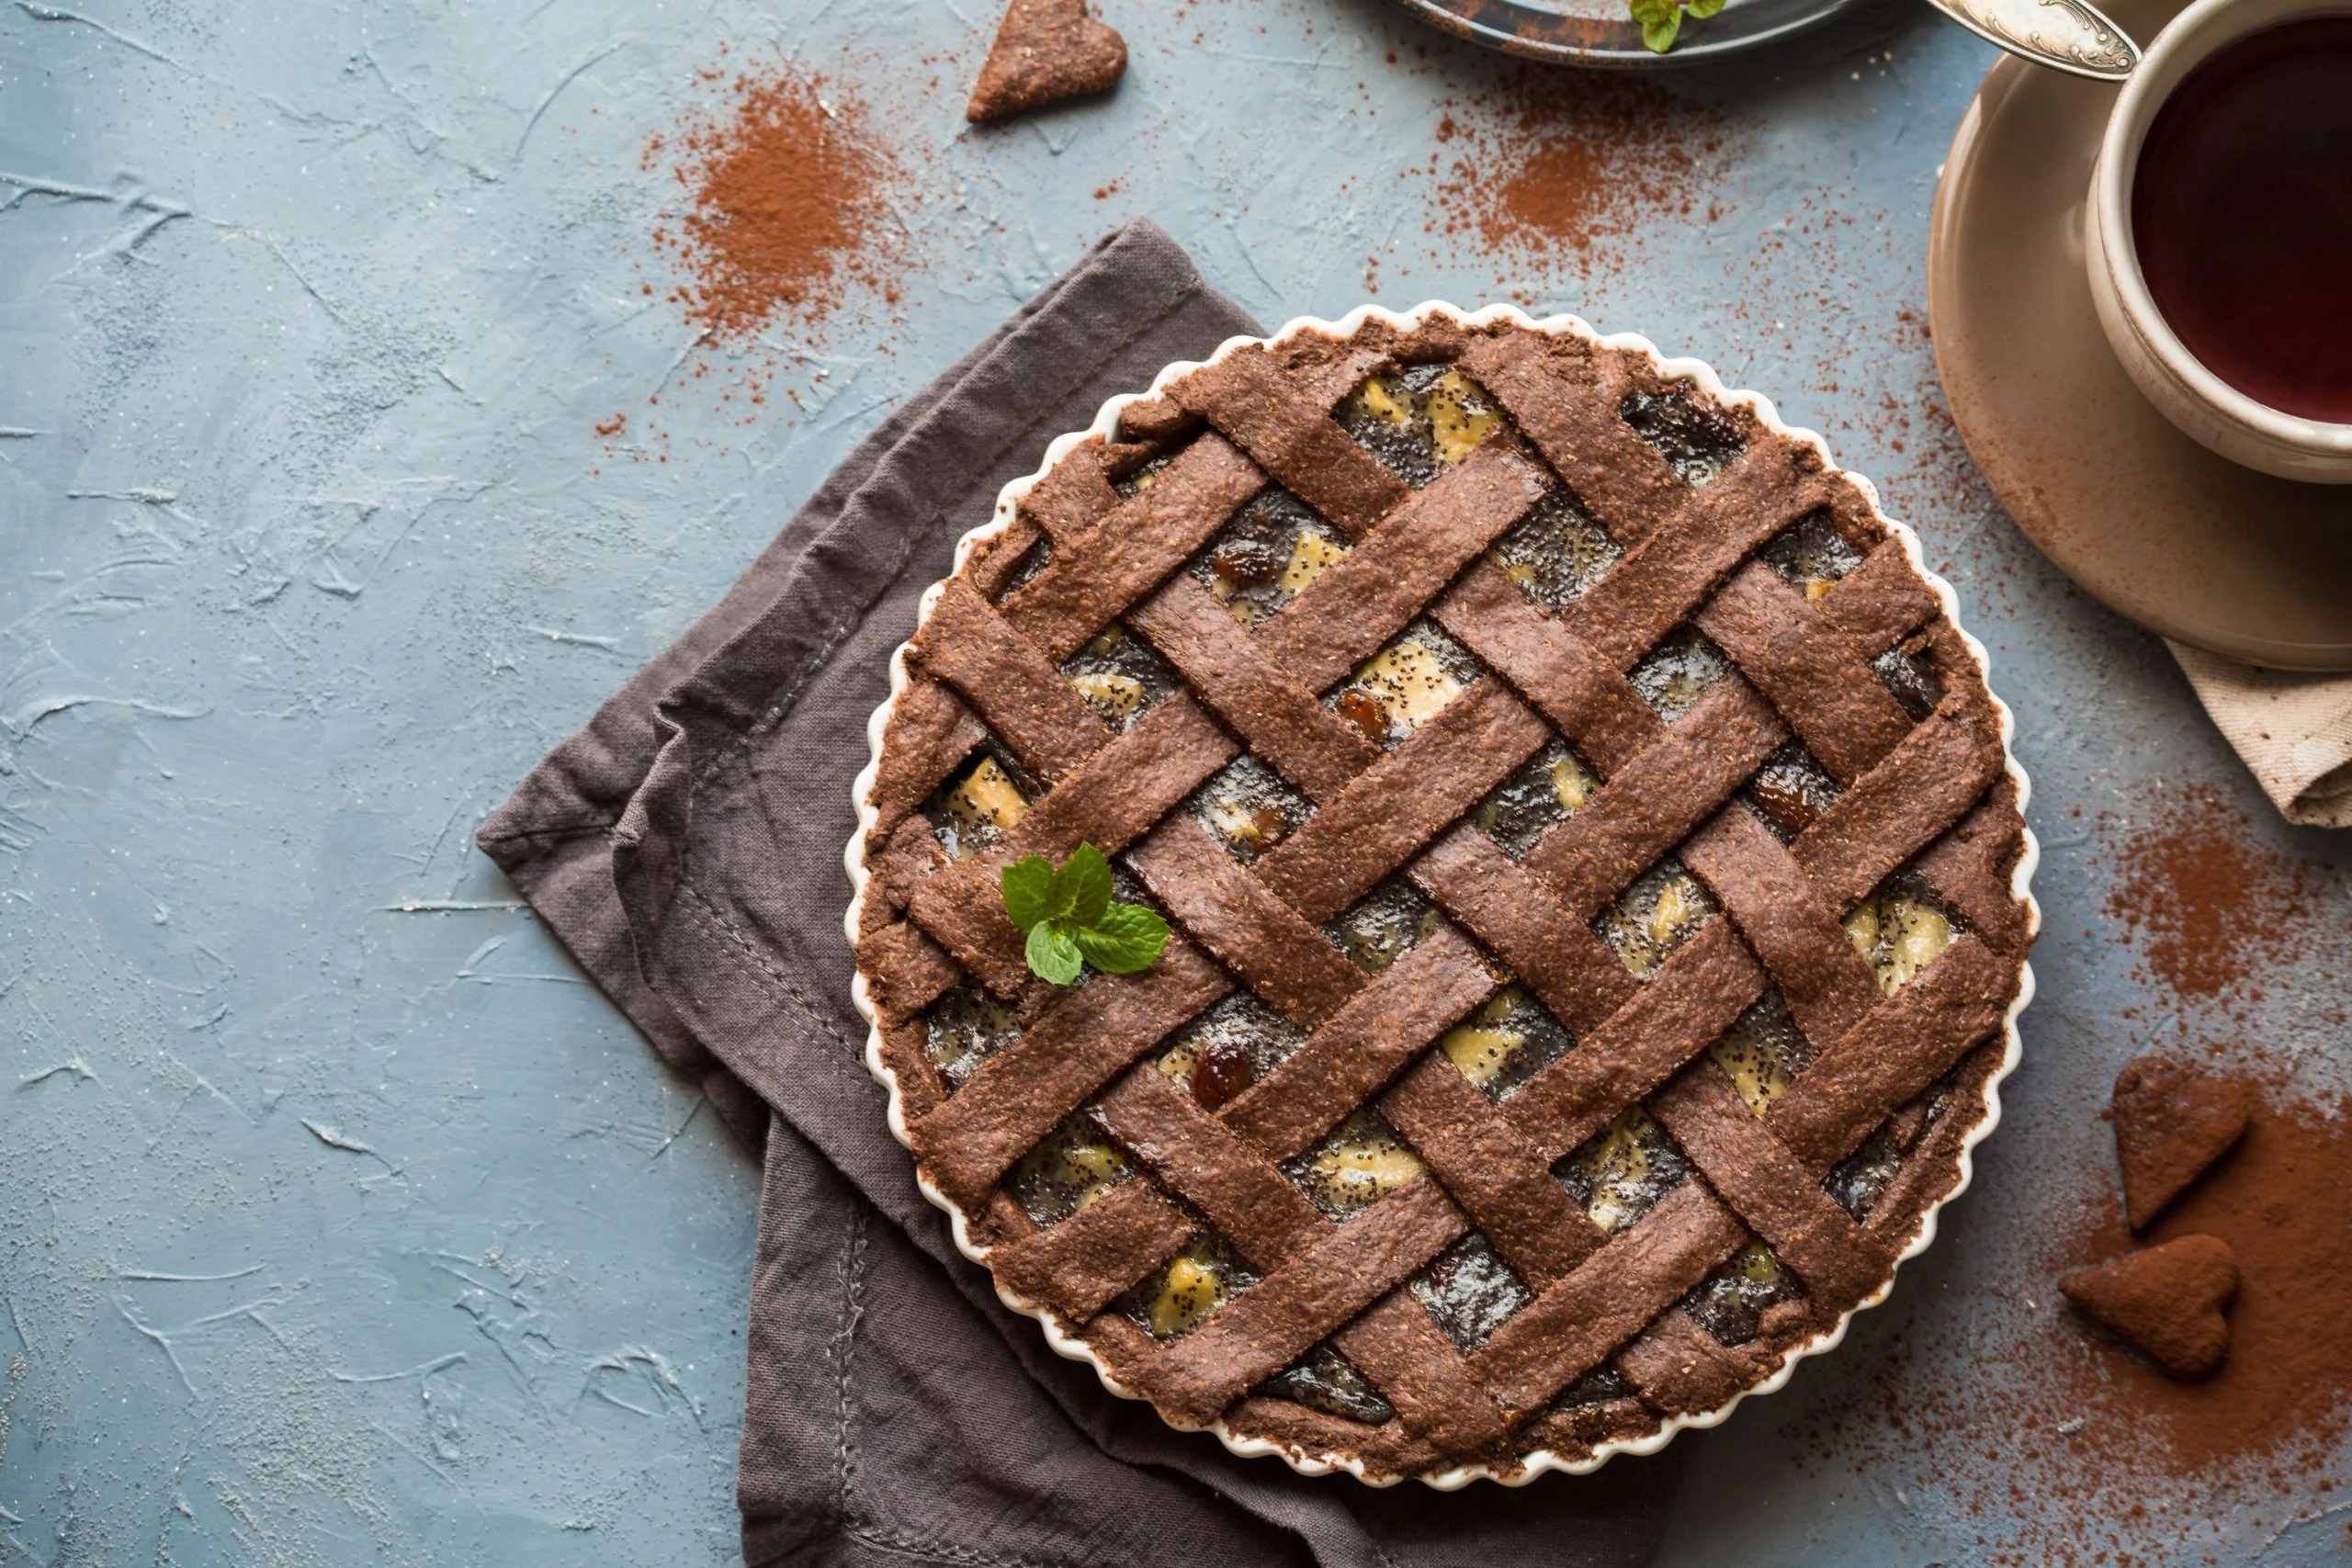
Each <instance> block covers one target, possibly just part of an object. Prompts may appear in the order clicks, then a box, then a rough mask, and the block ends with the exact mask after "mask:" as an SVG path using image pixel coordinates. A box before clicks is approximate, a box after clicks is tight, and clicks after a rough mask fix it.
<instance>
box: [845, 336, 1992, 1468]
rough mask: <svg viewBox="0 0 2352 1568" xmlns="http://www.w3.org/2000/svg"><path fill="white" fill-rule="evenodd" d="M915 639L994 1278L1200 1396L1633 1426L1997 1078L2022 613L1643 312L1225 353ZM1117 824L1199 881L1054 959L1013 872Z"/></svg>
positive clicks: (934, 884) (1185, 1402)
mask: <svg viewBox="0 0 2352 1568" xmlns="http://www.w3.org/2000/svg"><path fill="white" fill-rule="evenodd" d="M1408 644H1409V645H1411V646H1409V647H1406V646H1405V645H1408ZM1400 649H1402V651H1399V650H1400ZM904 660H905V680H904V682H903V683H902V685H901V686H900V688H899V691H898V692H897V694H896V695H895V696H894V698H893V701H892V705H891V706H890V708H889V709H888V723H887V726H886V728H884V730H883V735H882V739H881V744H880V746H879V749H878V752H877V756H876V766H875V768H874V770H873V773H872V774H871V775H870V782H869V784H868V787H867V792H866V795H865V799H864V801H863V802H862V805H863V806H864V807H865V808H866V810H867V811H868V812H870V814H871V815H870V818H869V821H868V826H867V828H866V829H865V833H864V835H863V838H862V840H861V845H860V846H859V847H858V849H857V850H856V851H855V852H854V853H855V854H856V855H858V856H859V857H861V858H862V863H863V866H864V868H865V879H864V890H863V894H862V899H861V903H860V906H859V908H858V909H857V911H856V931H857V932H858V940H857V956H858V966H859V974H860V976H861V978H862V982H863V984H862V987H861V989H862V993H863V995H862V1000H863V1002H864V1003H865V1005H866V1006H867V1008H868V1009H869V1010H870V1013H871V1016H872V1018H873V1020H874V1022H875V1026H876V1047H875V1051H876V1057H877V1059H878V1065H879V1066H881V1067H883V1068H885V1069H887V1072H888V1077H889V1078H890V1080H891V1082H892V1087H893V1089H894V1093H895V1096H896V1106H897V1111H898V1115H899V1118H900V1119H901V1120H902V1122H903V1126H904V1130H905V1134H906V1137H907V1141H908V1142H909V1144H910V1146H911V1147H912V1149H913V1151H914V1155H915V1158H916V1161H917V1165H918V1168H919V1170H920V1172H921V1174H922V1177H923V1179H924V1180H925V1182H926V1183H927V1185H928V1187H929V1188H930V1189H931V1190H933V1193H934V1194H935V1195H937V1196H939V1197H941V1198H944V1200H945V1201H947V1202H948V1203H949V1204H951V1205H952V1206H953V1208H954V1209H955V1211H956V1213H959V1214H960V1215H961V1216H962V1218H963V1221H964V1230H965V1235H966V1239H967V1243H968V1244H969V1246H970V1247H971V1248H972V1249H973V1250H975V1251H976V1252H978V1253H981V1254H984V1255H985V1258H986V1261H987V1263H988V1266H989V1269H990V1270H991V1271H992V1272H993V1273H994V1275H995V1277H996V1280H997V1282H998V1284H999V1285H1000V1287H1001V1288H1002V1289H1003V1290H1004V1291H1005V1292H1008V1293H1009V1294H1010V1295H1011V1296H1012V1297H1013V1298H1017V1299H1018V1301H1020V1302H1021V1303H1025V1304H1026V1305H1028V1306H1029V1307H1031V1308H1032V1309H1034V1310H1035V1311H1036V1312H1037V1313H1038V1314H1040V1315H1042V1316H1044V1317H1046V1320H1047V1321H1048V1322H1049V1323H1051V1324H1052V1325H1054V1326H1055V1327H1056V1328H1057V1330H1058V1331H1059V1333H1060V1334H1062V1335H1064V1336H1067V1337H1068V1338H1069V1340H1073V1341H1076V1342H1078V1343H1080V1344H1082V1345H1083V1346H1084V1348H1086V1350H1087V1351H1088V1352H1089V1353H1091V1355H1092V1356H1093V1357H1094V1358H1095V1359H1097V1360H1098V1362H1099V1363H1100V1364H1101V1365H1102V1366H1103V1367H1104V1368H1105V1369H1106V1370H1107V1371H1108V1372H1109V1374H1110V1375H1111V1377H1113V1378H1114V1380H1115V1381H1116V1382H1117V1384H1118V1385H1119V1386H1121V1387H1122V1388H1123V1389H1124V1390H1125V1391H1127V1392H1130V1393H1136V1394H1139V1395H1141V1396H1142V1397H1144V1398H1147V1399H1148V1400H1149V1401H1151V1403H1152V1404H1154V1405H1155V1406H1156V1407H1157V1408H1158V1409H1159V1411H1160V1413H1161V1414H1162V1415H1163V1416H1166V1417H1167V1418H1168V1419H1169V1420H1170V1421H1172V1422H1175V1423H1178V1424H1180V1425H1184V1426H1204V1425H1209V1424H1212V1423H1219V1424H1221V1425H1222V1427H1223V1430H1224V1432H1225V1434H1226V1435H1227V1438H1228V1439H1229V1440H1232V1439H1239V1440H1241V1441H1242V1442H1243V1443H1244V1444H1245V1446H1246V1444H1247V1443H1248V1441H1249V1440H1250V1439H1258V1440H1261V1441H1263V1442H1265V1443H1269V1444H1272V1445H1273V1446H1274V1447H1275V1448H1276V1449H1278V1450H1281V1451H1283V1452H1284V1453H1285V1454H1287V1455H1288V1456H1289V1457H1291V1458H1292V1459H1293V1460H1294V1461H1296V1462H1302V1463H1306V1464H1309V1465H1312V1464H1315V1463H1317V1462H1324V1463H1338V1464H1341V1465H1344V1466H1346V1467H1347V1468H1350V1469H1352V1470H1354V1471H1356V1472H1358V1473H1361V1474H1363V1475H1365V1476H1366V1477H1368V1478H1372V1479H1388V1478H1393V1477H1397V1476H1414V1475H1419V1476H1423V1477H1427V1478H1445V1479H1449V1480H1451V1479H1458V1478H1459V1477H1461V1476H1463V1475H1464V1474H1478V1473H1486V1474H1492V1475H1495V1476H1498V1477H1501V1478H1505V1479H1510V1478H1513V1477H1516V1476H1518V1475H1521V1474H1523V1473H1525V1472H1527V1470H1528V1468H1529V1465H1530V1461H1531V1456H1541V1457H1538V1458H1537V1459H1536V1461H1535V1462H1536V1464H1537V1466H1538V1467H1539V1468H1541V1467H1547V1466H1550V1465H1555V1464H1565V1465H1569V1466H1575V1465H1577V1464H1579V1463H1589V1462H1591V1461H1593V1460H1594V1459H1595V1457H1596V1456H1597V1455H1598V1456H1602V1457H1605V1455H1606V1454H1607V1453H1610V1452H1613V1451H1617V1450H1618V1449H1619V1448H1621V1447H1623V1446H1624V1445H1627V1444H1632V1443H1636V1442H1639V1441H1640V1440H1641V1439H1643V1438H1648V1437H1651V1436H1653V1435H1655V1434H1657V1433H1658V1432H1660V1431H1661V1430H1662V1429H1664V1428H1666V1427H1668V1424H1669V1423H1670V1422H1671V1421H1673V1420H1674V1419H1675V1418H1677V1417H1690V1416H1703V1415H1705V1414H1707V1413H1709V1412H1713V1411H1716V1410H1718V1409H1720V1408H1721V1407H1723V1406H1724V1404H1727V1403H1728V1402H1730V1401H1731V1400H1733V1399H1735V1398H1736V1397H1737V1396H1738V1395H1739V1394H1740V1393H1742V1392H1744V1391H1745V1390H1747V1389H1748V1388H1750V1387H1753V1386H1754V1385H1755V1384H1757V1383H1758V1382H1761V1381H1763V1380H1765V1379H1767V1378H1769V1377H1770V1376H1771V1375H1773V1373H1774V1372H1776V1371H1778V1370H1779V1369H1780V1368H1781V1365H1782V1364H1783V1362H1784V1361H1785V1360H1786V1359H1788V1358H1789V1356H1790V1355H1791V1354H1792V1351H1796V1350H1799V1349H1800V1348H1804V1347H1805V1346H1807V1345H1808V1344H1810V1343H1812V1342H1815V1341H1817V1340H1818V1339H1819V1338H1820V1337H1822V1336H1824V1335H1825V1334H1827V1333H1830V1332H1832V1331H1834V1330H1835V1329H1836V1328H1837V1326H1838V1324H1839V1323H1840V1321H1841V1320H1842V1318H1843V1317H1844V1316H1845V1315H1846V1314H1849V1312H1851V1311H1852V1310H1853V1309H1854V1308H1855V1307H1856V1306H1857V1305H1859V1304H1862V1303H1866V1302H1867V1301H1869V1300H1871V1299H1874V1298H1875V1297H1876V1295H1877V1294H1878V1293H1879V1292H1882V1291H1883V1287H1884V1286H1885V1285H1886V1284H1887V1282H1888V1281H1889V1280H1890V1279H1891V1278H1892V1276H1893V1273H1894V1265H1895V1260H1896V1259H1897V1258H1898V1257H1899V1256H1900V1255H1902V1254H1903V1253H1904V1252H1905V1249H1906V1248H1907V1247H1910V1246H1911V1245H1912V1244H1913V1243H1914V1242H1915V1241H1916V1240H1917V1237H1918V1236H1919V1235H1920V1233H1921V1231H1922V1229H1923V1227H1924V1226H1925V1224H1926V1223H1927V1220H1928V1216H1929V1215H1930V1214H1931V1213H1932V1211H1933V1209H1934V1207H1935V1205H1936V1204H1937V1203H1939V1201H1941V1200H1942V1199H1943V1198H1944V1197H1945V1196H1947V1195H1948V1194H1949V1193H1950V1192H1951V1190H1953V1189H1954V1187H1955V1186H1956V1185H1957V1184H1958V1183H1959V1181H1960V1179H1961V1176H1962V1170H1963V1161H1964V1157H1965V1149H1966V1146H1967V1144H1968V1143H1969V1142H1970V1141H1971V1134H1973V1133H1974V1132H1976V1131H1977V1130H1978V1129H1979V1128H1980V1125H1981V1124H1982V1123H1983V1122H1985V1119H1986V1118H1987V1117H1988V1116H1989V1114H1990V1113H1991V1108H1992V1106H1993V1104H1994V1098H1993V1094H1992V1089H1991V1085H1992V1080H1994V1079H1995V1078H1996V1077H1997V1075H1998V1074H1999V1073H2000V1072H2001V1071H2002V1070H2003V1068H2004V1064H2005V1062H2006V1060H2007V1058H2008V1053H2009V1052H2010V1050H2011V1049H2012V1045H2013V1038H2014V1036H2013V1032H2011V1031H2010V1030H2009V1029H2007V1021H2008V1019H2009V1017H2010V1015H2011V1010H2012V1004H2013V1003H2014V1002H2015V1001H2016V999H2017V998H2018V994H2019V990H2020V987H2021V986H2022V984H2023V968H2024V957H2025V950H2026V947H2027V944H2028V942H2030V937H2031V934H2032V929H2033V915H2032V908H2031V905H2030V901H2029V900H2027V899H2026V898H2024V897H2021V896H2020V894H2019V893H2018V891H2017V890H2016V889H2015V888H2014V887H2013V882H2014V881H2015V880H2017V879H2016V878H2015V876H2014V873H2015V872H2016V870H2017V867H2018V862H2019V860H2020V857H2021V855H2022V853H2023V851H2024V844H2025V838H2024V824H2023V821H2022V818H2021V817H2020V815H2019V812H2018V786H2017V779H2016V777H2015V775H2014V772H2013V769H2012V768H2011V767H2009V766H2007V764H2006V755H2007V754H2006V749H2005V746H2004V741H2003V732H2002V727H2001V716H2000V712H1999V709H1998V706H1997V705H1996V702H1995V701H1994V699H1993V697H1992V695H1991V694H1990V693H1989V692H1988V691H1987V690H1986V688H1985V682H1984V678H1983V672H1982V670H1981V669H1980V667H1979V663H1978V660H1977V658H1976V656H1975V654H1974V652H1973V650H1972V645H1971V644H1970V643H1969V642H1968V640H1967V639H1966V638H1964V637H1962V634H1961V633H1960V631H1959V628H1958V627H1957V626H1955V625H1954V624H1953V623H1952V621H1951V618H1950V617H1949V615H1947V614H1946V613H1945V610H1944V602H1943V600H1942V598H1941V597H1940V596H1939V593H1938V592H1936V590H1935V589H1934V588H1933V587H1931V586H1930V584H1929V582H1928V581H1927V580H1926V579H1925V578H1924V577H1923V576H1922V575H1921V573H1920V572H1919V571H1918V570H1917V568H1915V566H1914V565H1913V563H1912V559H1911V557H1910V555H1909V554H1908V552H1907V551H1906V548H1905V543H1904V541H1903V539H1902V538H1900V537H1898V536H1897V534H1896V531H1895V530H1894V528H1893V527H1892V526H1891V525H1889V524H1888V523H1887V522H1886V520H1885V519H1884V518H1883V517H1882V516H1881V515H1880V514H1879V513H1878V511H1877V509H1876V508H1875V506H1874V505H1873V504H1872V502H1871V497H1870V496H1869V494H1868V493H1867V491H1865V490H1864V489H1863V488H1861V487H1860V485H1858V484H1857V483H1856V482H1855V481H1854V480H1853V479H1850V478H1849V476H1846V475H1844V474H1842V473H1840V472H1839V471H1838V470H1836V469H1835V468H1831V467H1830V466H1829V465H1828V464H1827V463H1826V461H1825V459H1824V457H1823V456H1822V454H1821V452H1820V451H1819V449H1818V448H1817V446H1815V445H1813V444H1812V443H1810V442H1808V441H1804V440H1800V439H1797V438H1794V437H1792V436H1791V435H1789V434H1785V433H1783V432H1781V430H1779V429H1778V428H1777V427H1775V426H1773V425H1772V424H1770V423H1769V421H1768V420H1767V419H1765V418H1761V417H1759V416H1758V413H1757V412H1754V411H1753V410H1751V409H1750V408H1748V407H1747V406H1745V405H1744V404H1742V403H1739V402H1736V401H1731V400H1721V399H1717V398H1714V397H1713V396H1710V395H1709V394H1708V393H1707V391H1706V390H1705V389H1702V387H1701V386H1700V385H1699V384H1698V383H1696V382H1693V381H1691V380H1687V379H1682V378H1672V377H1668V376H1666V375H1664V374H1663V373H1662V372H1661V370H1660V368H1659V366H1658V364H1657V361H1656V360H1655V359H1654V358H1653V357H1652V356H1651V355H1648V354H1647V353H1645V352H1641V351H1632V350H1624V349H1619V348H1612V347H1609V346H1605V345H1603V344H1600V343H1598V342H1596V341H1594V340H1592V339H1591V338H1589V336H1586V335H1583V334H1582V333H1581V330H1580V329H1577V330H1570V329H1566V328H1563V329H1561V330H1556V331H1555V330H1551V329H1548V328H1538V327H1535V326H1533V325H1532V324H1530V323H1528V322H1526V321H1524V320H1523V319H1521V318H1512V319H1509V320H1499V319H1496V318H1495V317H1494V316H1493V315H1491V314H1489V315H1483V316H1481V317H1477V318H1470V319H1467V320H1465V319H1463V318H1459V317H1453V316H1450V315H1446V314H1443V313H1424V314H1422V315H1421V316H1419V317H1416V318H1388V319H1385V320H1384V319H1382V318H1380V317H1378V316H1377V315H1375V316H1374V317H1372V318H1371V319H1369V320H1366V321H1363V324H1362V325H1361V326H1360V327H1359V328H1357V329H1356V330H1354V331H1352V332H1351V333H1347V334H1346V335H1343V336H1338V335H1331V334H1329V333H1324V332H1320V331H1307V332H1299V333H1291V334H1287V335H1285V336H1284V337H1283V338H1279V339H1276V340H1273V341H1272V342H1271V343H1269V344H1252V345H1248V346H1243V347H1239V348H1238V349H1233V350H1230V351H1228V352H1226V353H1224V354H1221V355H1219V357H1218V358H1216V360H1214V361H1212V362H1211V363H1210V364H1208V365H1206V366H1204V367H1198V368H1195V369H1193V370H1192V371H1190V372H1189V373H1187V374H1184V375H1182V376H1181V377H1179V378H1175V379H1173V380H1171V381H1168V382H1166V384H1164V385H1163V386H1162V387H1161V388H1160V389H1159V390H1158V391H1156V392H1155V393H1153V394H1152V395H1150V396H1148V397H1146V398H1144V399H1142V400H1136V401H1135V402H1132V403H1129V404H1128V405H1126V406H1125V408H1124V409H1123V410H1122V411H1121V412H1120V414H1119V416H1118V421H1117V425H1116V428H1115V430H1114V431H1113V432H1111V434H1109V435H1108V436H1105V435H1104V434H1099V433H1098V434H1093V435H1091V436H1089V437H1087V438H1086V439H1084V440H1083V441H1081V442H1080V443H1078V444H1077V445H1076V446H1073V447H1072V448H1070V449H1069V451H1067V452H1066V453H1065V455H1064V456H1063V457H1061V458H1060V460H1059V461H1058V462H1057V463H1056V464H1054V465H1053V466H1052V467H1051V468H1050V469H1049V470H1048V471H1047V472H1046V473H1045V474H1044V475H1043V476H1042V477H1041V478H1039V479H1037V480H1036V481H1035V483H1034V484H1033V485H1032V486H1031V487H1030V488H1029V489H1028V491H1026V493H1025V495H1024V496H1023V498H1022V499H1021V501H1020V502H1019V504H1018V505H1017V507H1016V508H1015V509H1014V511H1013V513H1012V515H1011V517H1010V518H1009V519H1008V520H1006V521H1004V522H1003V524H1002V525H1001V528H1000V529H998V530H996V531H994V532H990V533H984V534H983V535H981V536H977V542H976V543H974V545H973V546H972V547H971V548H969V549H968V551H967V554H966V558H965V559H964V560H963V562H962V564H961V565H960V567H959V568H958V570H957V571H956V575H955V576H954V577H953V578H951V579H950V580H949V581H947V582H946V583H944V585H943V586H942V588H941V589H940V590H939V591H938V592H937V593H936V595H935V597H934V598H933V600H932V601H930V603H929V607H928V609H927V611H926V613H925V615H924V618H923V621H922V626H921V627H920V628H919V629H918V631H917V632H916V634H915V636H914V638H913V640H912V641H911V642H910V644H909V645H908V648H907V649H906V651H905V655H904ZM1081 842H1091V843H1093V844H1095V845H1097V846H1098V847H1100V848H1101V849H1102V850H1103V851H1104V852H1106V853H1109V854H1110V855H1112V857H1113V859H1114V865H1115V866H1116V867H1117V870H1118V874H1119V876H1120V879H1121V888H1122V890H1121V894H1120V896H1121V897H1124V898H1126V899H1129V900H1130V901H1136V902H1144V903H1148V904H1150V905H1152V906H1153V907H1155V908H1158V909H1159V910H1160V911H1161V912H1162V913H1164V914H1165V915H1166V916H1167V918H1168V919H1169V921H1170V927H1171V930H1172V935H1171V939H1170V942H1169V945H1168V948H1167V950H1166V952H1165V953H1163V954H1162V956H1161V957H1160V958H1159V961H1158V962H1157V963H1155V964H1153V965H1152V966H1151V967H1150V968H1149V969H1148V970H1146V971H1144V972H1142V973H1140V974H1136V975H1132V976H1102V975H1093V974H1090V975H1088V976H1085V977H1084V978H1083V979H1082V980H1081V982H1080V984H1079V985H1077V986H1076V987H1070V988H1057V987H1051V986H1047V985H1046V984H1045V983H1044V982H1042V981H1039V980H1038V979H1036V978H1035V976H1032V975H1031V974H1030V973H1029V971H1028V969H1027V968H1026V966H1025V965H1024V964H1023V955H1022V937H1021V933H1020V932H1019V931H1016V930H1015V929H1014V928H1013V927H1012V924H1011V923H1010V922H1009V921H1008V919H1006V917H1005V913H1004V909H1003V906H1002V904H1001V899H1000V896H999V891H998V874H999V870H1000V868H1001V866H1002V865H1003V864H1004V863H1006V862H1008V861H1010V860H1012V859H1015V858H1018V857H1020V856H1022V855H1024V854H1029V853H1042V854H1044V855H1046V856H1047V857H1048V858H1050V859H1052V860H1053V861H1055V862H1056V863H1059V862H1060V861H1061V860H1062V859H1063V858H1064V857H1065V856H1067V855H1068V854H1069V852H1071V851H1072V850H1074V849H1075V848H1076V847H1077V846H1078V845H1079V844H1080V843H1081Z"/></svg>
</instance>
